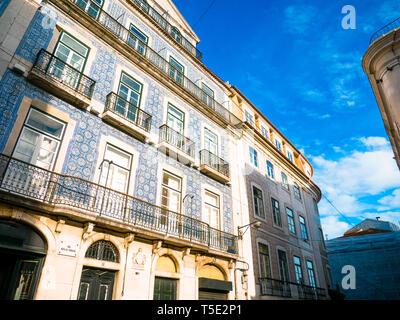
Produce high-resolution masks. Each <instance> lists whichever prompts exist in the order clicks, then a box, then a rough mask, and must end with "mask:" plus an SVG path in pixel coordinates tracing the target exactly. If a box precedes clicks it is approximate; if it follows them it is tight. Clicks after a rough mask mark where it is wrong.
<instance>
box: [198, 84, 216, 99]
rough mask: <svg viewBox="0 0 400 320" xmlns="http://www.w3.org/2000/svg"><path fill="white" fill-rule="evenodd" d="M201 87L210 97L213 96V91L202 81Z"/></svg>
mask: <svg viewBox="0 0 400 320" xmlns="http://www.w3.org/2000/svg"><path fill="white" fill-rule="evenodd" d="M201 88H202V89H203V91H204V92H205V93H207V94H208V95H209V96H210V97H212V98H214V91H213V90H211V89H210V88H209V87H207V86H206V85H205V84H204V83H202V84H201Z"/></svg>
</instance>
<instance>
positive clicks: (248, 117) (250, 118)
mask: <svg viewBox="0 0 400 320" xmlns="http://www.w3.org/2000/svg"><path fill="white" fill-rule="evenodd" d="M244 117H245V120H246V121H247V122H248V123H250V124H251V125H252V126H253V127H254V117H253V115H252V114H251V113H250V112H248V111H247V110H244Z"/></svg>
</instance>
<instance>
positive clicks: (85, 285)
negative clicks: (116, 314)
mask: <svg viewBox="0 0 400 320" xmlns="http://www.w3.org/2000/svg"><path fill="white" fill-rule="evenodd" d="M85 258H89V259H96V260H101V261H109V262H116V263H119V252H118V249H117V247H116V246H115V245H114V244H113V243H112V242H110V241H106V240H99V241H96V242H94V243H92V244H91V245H90V247H89V248H88V249H87V251H86V254H85ZM114 279H115V271H112V270H105V269H97V268H92V267H88V266H84V267H83V269H82V276H81V282H80V284H79V291H78V300H111V299H112V296H113V290H114Z"/></svg>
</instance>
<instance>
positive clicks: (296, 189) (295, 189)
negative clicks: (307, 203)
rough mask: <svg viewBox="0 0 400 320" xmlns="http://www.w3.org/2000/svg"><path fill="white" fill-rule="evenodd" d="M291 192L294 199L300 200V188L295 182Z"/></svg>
mask: <svg viewBox="0 0 400 320" xmlns="http://www.w3.org/2000/svg"><path fill="white" fill-rule="evenodd" d="M293 190H294V196H295V198H296V199H299V200H301V193H300V187H299V185H298V184H297V183H296V182H294V183H293Z"/></svg>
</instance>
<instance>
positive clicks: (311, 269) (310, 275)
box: [307, 260, 316, 289]
mask: <svg viewBox="0 0 400 320" xmlns="http://www.w3.org/2000/svg"><path fill="white" fill-rule="evenodd" d="M307 274H308V280H309V282H310V286H311V287H313V288H314V289H315V288H316V283H315V273H314V267H313V263H312V262H311V261H308V260H307Z"/></svg>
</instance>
